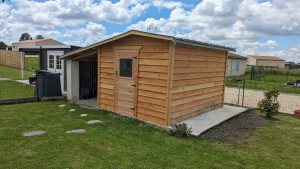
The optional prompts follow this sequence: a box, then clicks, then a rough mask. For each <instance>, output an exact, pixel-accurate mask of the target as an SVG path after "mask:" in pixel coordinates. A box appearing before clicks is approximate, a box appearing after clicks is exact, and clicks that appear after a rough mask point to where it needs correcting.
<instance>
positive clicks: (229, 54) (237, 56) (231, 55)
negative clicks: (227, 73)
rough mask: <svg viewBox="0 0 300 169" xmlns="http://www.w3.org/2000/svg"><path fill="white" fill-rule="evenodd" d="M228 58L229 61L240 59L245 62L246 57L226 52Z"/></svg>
mask: <svg viewBox="0 0 300 169" xmlns="http://www.w3.org/2000/svg"><path fill="white" fill-rule="evenodd" d="M228 58H230V59H242V60H247V59H248V58H247V57H244V56H241V55H238V54H235V53H232V52H228Z"/></svg>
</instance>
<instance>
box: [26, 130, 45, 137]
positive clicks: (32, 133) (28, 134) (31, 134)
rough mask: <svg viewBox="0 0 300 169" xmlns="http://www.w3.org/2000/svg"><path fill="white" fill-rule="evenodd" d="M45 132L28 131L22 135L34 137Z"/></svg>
mask: <svg viewBox="0 0 300 169" xmlns="http://www.w3.org/2000/svg"><path fill="white" fill-rule="evenodd" d="M45 133H46V132H45V131H41V130H40V131H30V132H26V133H23V136H35V135H42V134H45Z"/></svg>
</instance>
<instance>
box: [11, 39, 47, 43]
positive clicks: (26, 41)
mask: <svg viewBox="0 0 300 169" xmlns="http://www.w3.org/2000/svg"><path fill="white" fill-rule="evenodd" d="M46 40H50V39H34V40H24V41H19V42H14V43H35V42H41V41H46Z"/></svg>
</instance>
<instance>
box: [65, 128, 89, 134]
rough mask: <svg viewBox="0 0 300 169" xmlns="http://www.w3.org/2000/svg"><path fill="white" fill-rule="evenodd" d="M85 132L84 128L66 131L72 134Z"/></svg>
mask: <svg viewBox="0 0 300 169" xmlns="http://www.w3.org/2000/svg"><path fill="white" fill-rule="evenodd" d="M83 132H85V130H84V129H76V130H68V131H66V133H68V134H70V133H83Z"/></svg>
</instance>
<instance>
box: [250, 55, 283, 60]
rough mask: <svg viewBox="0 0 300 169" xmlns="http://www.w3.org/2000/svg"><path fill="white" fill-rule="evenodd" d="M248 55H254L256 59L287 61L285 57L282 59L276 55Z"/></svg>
mask: <svg viewBox="0 0 300 169" xmlns="http://www.w3.org/2000/svg"><path fill="white" fill-rule="evenodd" d="M248 57H252V58H254V59H256V60H276V61H285V60H284V59H281V58H279V57H276V56H248Z"/></svg>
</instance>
